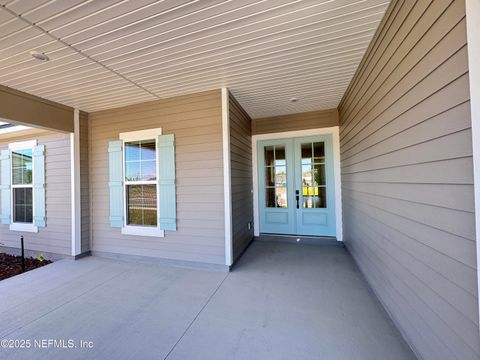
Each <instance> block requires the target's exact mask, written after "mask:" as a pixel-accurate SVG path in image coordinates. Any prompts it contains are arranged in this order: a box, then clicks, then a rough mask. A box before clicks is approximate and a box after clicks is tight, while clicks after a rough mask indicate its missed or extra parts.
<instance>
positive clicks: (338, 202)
mask: <svg viewBox="0 0 480 360" xmlns="http://www.w3.org/2000/svg"><path fill="white" fill-rule="evenodd" d="M325 134H332V137H333V173H334V176H335V221H336V233H337V240H338V241H343V221H342V185H341V184H342V181H341V178H340V176H341V174H340V134H339V127H338V126H333V127H328V128H319V129H308V130H298V131H286V132H278V133H272V134H260V135H253V136H252V174H253V221H254V235H255V236H259V235H260V225H259V224H260V216H259V208H258V167H257V141H259V140H274V139H285V138H295V137H305V136H315V135H325Z"/></svg>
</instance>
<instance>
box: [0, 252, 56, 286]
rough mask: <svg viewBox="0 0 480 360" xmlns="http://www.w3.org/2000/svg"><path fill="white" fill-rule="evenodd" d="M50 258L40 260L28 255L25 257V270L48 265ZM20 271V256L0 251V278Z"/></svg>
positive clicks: (2, 278)
mask: <svg viewBox="0 0 480 360" xmlns="http://www.w3.org/2000/svg"><path fill="white" fill-rule="evenodd" d="M50 263H52V261H50V260H43V261H40V260H38V259H35V258H32V257H29V258H25V272H27V271H30V270H33V269H36V268H39V267H42V266H45V265H48V264H50ZM21 273H22V257H21V256H13V255H9V254H5V253H0V280H4V279H6V278H9V277H12V276H15V275H18V274H21Z"/></svg>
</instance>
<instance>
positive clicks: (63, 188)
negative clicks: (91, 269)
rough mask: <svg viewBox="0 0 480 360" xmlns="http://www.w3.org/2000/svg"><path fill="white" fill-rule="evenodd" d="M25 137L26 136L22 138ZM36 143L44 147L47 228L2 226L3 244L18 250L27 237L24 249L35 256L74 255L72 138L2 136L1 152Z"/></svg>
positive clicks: (33, 134) (35, 132) (62, 135)
mask: <svg viewBox="0 0 480 360" xmlns="http://www.w3.org/2000/svg"><path fill="white" fill-rule="evenodd" d="M22 134H26V135H22ZM35 139H36V140H37V143H38V145H45V186H46V188H45V196H46V201H45V202H46V220H47V226H46V227H41V228H38V233H26V232H19V231H11V230H10V229H9V225H0V243H2V244H3V246H7V247H13V248H19V247H20V235H24V238H25V248H26V249H28V250H33V251H36V252H39V253H41V252H45V253H55V254H62V255H70V254H71V235H72V233H71V193H70V135H69V134H65V133H55V132H50V131H46V130H29V131H26V132H23V131H22V132H19V133H17V134H11V135H2V136H0V148H2V149H7V148H8V144H9V143H13V142H18V141H27V140H35Z"/></svg>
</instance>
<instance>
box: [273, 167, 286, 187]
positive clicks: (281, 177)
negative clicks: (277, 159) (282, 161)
mask: <svg viewBox="0 0 480 360" xmlns="http://www.w3.org/2000/svg"><path fill="white" fill-rule="evenodd" d="M286 184H287V167H286V166H276V167H275V185H276V186H277V187H278V186H285V185H286Z"/></svg>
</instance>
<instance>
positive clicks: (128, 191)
mask: <svg viewBox="0 0 480 360" xmlns="http://www.w3.org/2000/svg"><path fill="white" fill-rule="evenodd" d="M124 169H125V203H126V204H125V205H126V225H133V226H154V227H156V226H157V203H158V201H157V152H156V140H155V139H149V140H139V141H128V142H125V167H124Z"/></svg>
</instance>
